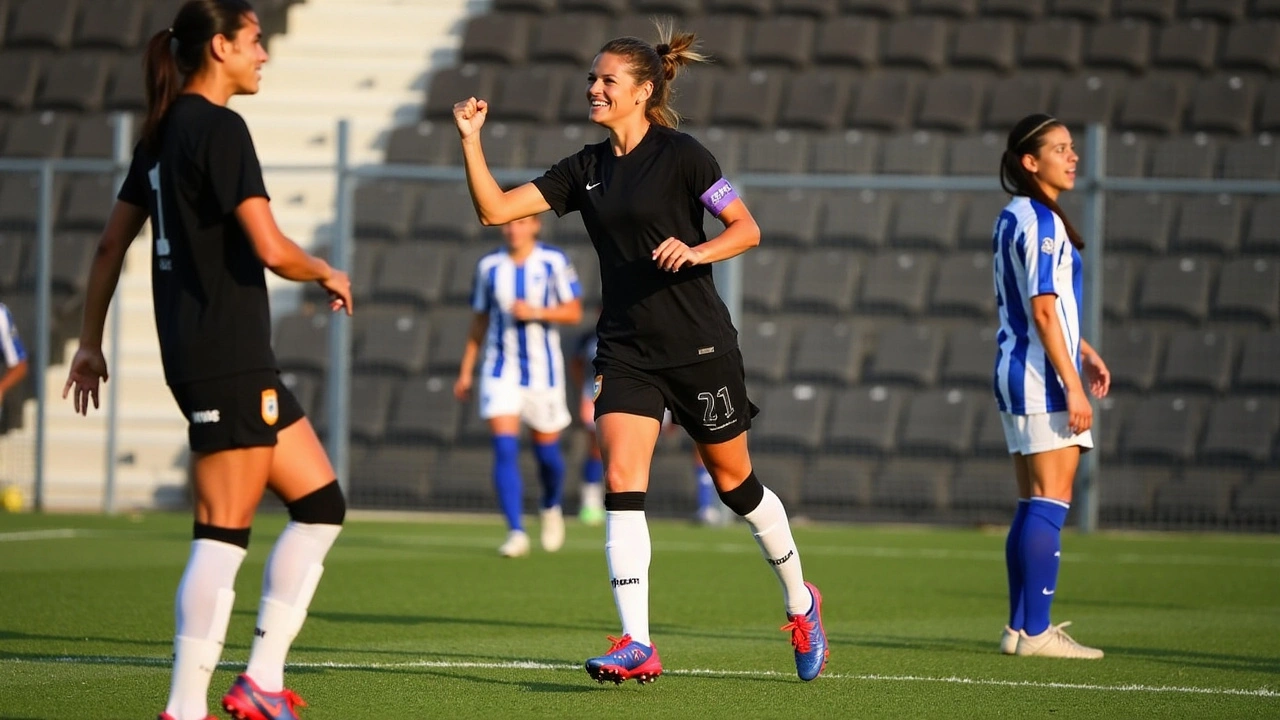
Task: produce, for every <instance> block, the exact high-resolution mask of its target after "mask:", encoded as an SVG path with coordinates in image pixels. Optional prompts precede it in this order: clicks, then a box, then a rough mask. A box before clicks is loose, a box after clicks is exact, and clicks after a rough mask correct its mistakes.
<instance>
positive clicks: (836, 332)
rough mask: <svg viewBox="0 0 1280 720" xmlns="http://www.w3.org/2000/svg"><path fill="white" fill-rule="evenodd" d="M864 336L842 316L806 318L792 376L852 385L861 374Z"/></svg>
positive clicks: (794, 359)
mask: <svg viewBox="0 0 1280 720" xmlns="http://www.w3.org/2000/svg"><path fill="white" fill-rule="evenodd" d="M862 354H863V338H862V336H861V335H860V334H859V333H858V332H857V330H856V329H855V328H854V326H853V324H852V323H849V322H846V321H845V320H842V319H823V320H814V321H811V322H809V323H808V324H807V325H806V326H804V327H803V329H801V330H800V332H799V333H798V337H797V338H796V341H795V351H794V353H793V359H792V361H791V377H792V378H794V379H797V380H812V381H815V382H824V383H830V384H839V385H852V384H853V383H856V382H858V379H859V378H860V377H861V376H862Z"/></svg>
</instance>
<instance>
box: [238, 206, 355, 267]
mask: <svg viewBox="0 0 1280 720" xmlns="http://www.w3.org/2000/svg"><path fill="white" fill-rule="evenodd" d="M236 220H239V221H240V225H241V226H242V227H244V231H245V234H246V235H248V236H249V242H250V243H252V244H253V251H254V253H256V254H257V256H258V259H259V260H261V261H262V264H263V265H264V266H265V267H266V268H267V269H268V270H270V271H271V272H273V273H275V274H276V275H279V276H280V277H282V278H284V279H285V280H295V281H297V282H307V281H313V280H314V281H319V280H325V279H327V278H329V276H330V275H332V274H333V268H331V267H329V263H327V262H325V261H324V260H323V259H321V258H318V257H315V256H313V255H309V254H308V253H307V251H306V250H303V249H302V248H301V247H298V244H297V243H295V242H294V241H292V240H290V239H289V238H287V237H285V236H284V233H282V232H280V227H279V226H278V225H276V219H275V216H273V215H272V214H271V205H270V203H268V202H267V199H266V198H264V197H251V198H248V199H246V200H245V201H244V202H242V203H240V205H239V206H238V207H237V208H236Z"/></svg>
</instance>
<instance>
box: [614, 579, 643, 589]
mask: <svg viewBox="0 0 1280 720" xmlns="http://www.w3.org/2000/svg"><path fill="white" fill-rule="evenodd" d="M609 582H611V583H613V586H614V587H622V586H623V585H639V584H640V578H638V577H635V578H614V579H612V580H610V581H609Z"/></svg>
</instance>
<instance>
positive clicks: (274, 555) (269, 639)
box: [245, 522, 342, 692]
mask: <svg viewBox="0 0 1280 720" xmlns="http://www.w3.org/2000/svg"><path fill="white" fill-rule="evenodd" d="M341 531H342V526H341V525H313V524H305V523H298V522H290V523H289V524H288V525H286V526H285V528H284V532H283V533H281V534H280V539H278V540H276V544H275V547H273V548H272V549H271V557H270V558H268V559H267V567H266V570H265V571H264V572H263V577H262V602H261V604H260V605H259V606H258V624H257V627H255V628H254V630H253V636H254V637H253V649H252V650H250V652H249V667H248V669H246V670H245V674H246V675H248V676H249V677H250V678H253V681H254V682H255V683H257V685H258V687H259V688H262V689H263V690H264V691H266V692H280V691H281V690H283V689H284V659H285V656H286V655H288V654H289V647H290V646H291V645H292V644H293V639H294V638H295V637H297V636H298V632H299V631H300V630H302V623H303V621H304V620H306V619H307V608H308V607H309V606H310V605H311V597H312V596H313V595H315V592H316V586H317V585H318V584H319V583H320V576H321V575H323V574H324V558H325V555H327V554H328V553H329V548H330V547H332V546H333V541H334V540H336V539H337V538H338V533H339V532H341Z"/></svg>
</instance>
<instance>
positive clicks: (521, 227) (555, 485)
mask: <svg viewBox="0 0 1280 720" xmlns="http://www.w3.org/2000/svg"><path fill="white" fill-rule="evenodd" d="M541 228H542V221H541V220H539V219H538V217H537V216H536V215H535V216H530V217H525V218H521V219H519V220H513V221H511V222H509V223H507V224H506V225H504V226H503V227H502V234H503V236H504V237H505V238H506V241H507V244H506V248H505V249H500V250H495V251H494V252H491V253H489V254H488V255H485V256H484V257H482V258H480V261H479V262H478V263H477V264H476V274H475V282H474V285H473V289H472V292H471V309H472V310H474V311H475V317H474V318H473V319H472V321H471V332H470V333H469V334H468V336H467V344H466V347H465V348H464V349H463V353H462V363H461V366H460V367H459V368H458V380H457V382H456V383H455V384H454V395H456V396H457V397H458V399H459V400H466V399H467V398H468V397H469V396H470V394H471V383H472V376H473V374H474V371H475V366H476V360H477V358H478V356H479V354H480V348H481V346H482V345H483V347H484V363H483V367H482V368H481V370H480V417H482V418H484V419H485V420H488V421H489V428H490V429H491V430H492V431H493V484H494V489H495V490H496V492H497V495H498V505H499V506H500V507H501V509H502V514H503V515H504V516H505V517H506V519H507V528H508V533H507V539H506V541H504V542H503V543H502V546H501V547H499V548H498V552H499V553H501V554H502V555H503V556H504V557H519V556H521V555H527V554H528V553H529V536H528V535H527V534H526V533H525V531H524V524H523V520H522V519H521V511H522V507H523V491H522V489H521V484H522V482H521V479H520V466H519V463H518V458H519V433H520V421H521V420H523V421H524V423H525V424H526V425H528V426H529V427H530V429H532V430H533V450H534V454H535V455H536V456H537V459H538V477H539V479H540V480H541V481H542V538H541V539H542V548H543V549H544V550H547V551H548V552H555V551H556V550H559V549H560V547H561V546H562V545H564V516H563V514H562V513H561V510H560V500H561V496H562V494H563V490H564V458H563V457H562V456H561V454H560V431H561V430H563V429H565V428H566V427H568V425H569V423H570V422H572V417H571V416H570V415H569V408H568V405H567V403H566V400H565V367H564V356H563V355H562V353H561V350H560V333H559V331H558V330H556V327H555V326H556V325H557V324H569V325H572V324H574V323H577V322H578V321H579V320H581V319H582V288H581V286H580V285H579V284H578V275H577V272H576V271H575V270H574V268H573V263H571V262H569V258H568V256H566V255H565V254H564V253H563V252H561V251H560V250H558V249H556V248H553V247H550V246H548V245H543V244H542V243H540V242H538V232H539V230H541Z"/></svg>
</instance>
